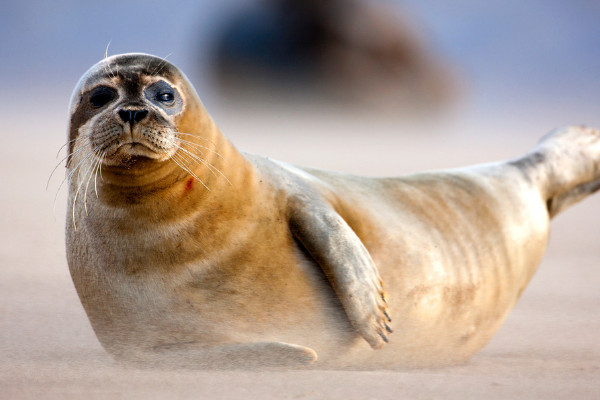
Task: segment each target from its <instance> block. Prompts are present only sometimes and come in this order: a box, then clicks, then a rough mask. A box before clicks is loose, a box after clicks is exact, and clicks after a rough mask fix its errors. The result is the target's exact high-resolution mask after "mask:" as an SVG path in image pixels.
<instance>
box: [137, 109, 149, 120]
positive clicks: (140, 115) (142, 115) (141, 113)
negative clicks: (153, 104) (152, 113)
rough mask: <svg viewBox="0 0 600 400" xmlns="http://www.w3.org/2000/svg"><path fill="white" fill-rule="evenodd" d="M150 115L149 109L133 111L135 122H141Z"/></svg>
mask: <svg viewBox="0 0 600 400" xmlns="http://www.w3.org/2000/svg"><path fill="white" fill-rule="evenodd" d="M146 115H148V110H137V111H134V112H133V120H134V121H135V122H140V121H141V120H143V119H144V118H146Z"/></svg>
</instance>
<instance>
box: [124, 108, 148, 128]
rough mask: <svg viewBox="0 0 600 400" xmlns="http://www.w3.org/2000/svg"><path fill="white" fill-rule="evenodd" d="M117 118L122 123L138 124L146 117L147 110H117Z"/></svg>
mask: <svg viewBox="0 0 600 400" xmlns="http://www.w3.org/2000/svg"><path fill="white" fill-rule="evenodd" d="M118 114H119V118H121V119H122V120H123V122H125V123H127V122H129V123H130V124H132V125H133V124H134V123H135V122H140V121H141V120H143V119H144V118H146V116H147V115H148V110H119V113H118Z"/></svg>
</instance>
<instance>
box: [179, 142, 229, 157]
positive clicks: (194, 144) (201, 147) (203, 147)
mask: <svg viewBox="0 0 600 400" xmlns="http://www.w3.org/2000/svg"><path fill="white" fill-rule="evenodd" d="M177 140H179V141H181V142H182V143H185V144H189V145H190V146H192V147H195V148H197V149H204V150H208V151H210V152H211V153H213V154H214V155H216V156H217V157H219V158H220V159H222V160H225V158H224V157H223V156H222V155H221V154H219V152H218V151H216V150H213V149H211V148H210V147H206V146H202V145H201V144H198V143H194V142H190V141H189V140H185V139H182V138H177ZM199 151H200V152H202V150H199Z"/></svg>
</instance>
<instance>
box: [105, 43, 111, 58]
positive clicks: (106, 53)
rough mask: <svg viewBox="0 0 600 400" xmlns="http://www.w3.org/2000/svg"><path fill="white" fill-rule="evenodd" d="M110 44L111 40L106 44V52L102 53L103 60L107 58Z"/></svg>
mask: <svg viewBox="0 0 600 400" xmlns="http://www.w3.org/2000/svg"><path fill="white" fill-rule="evenodd" d="M110 42H112V39H110V40H109V41H108V44H107V45H106V50H105V51H104V58H108V47H109V46H110Z"/></svg>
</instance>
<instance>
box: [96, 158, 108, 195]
mask: <svg viewBox="0 0 600 400" xmlns="http://www.w3.org/2000/svg"><path fill="white" fill-rule="evenodd" d="M105 155H106V150H104V151H103V152H102V154H100V157H99V160H98V164H97V165H98V166H97V167H96V172H94V192H96V198H98V171H100V179H102V163H103V162H104V156H105Z"/></svg>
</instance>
